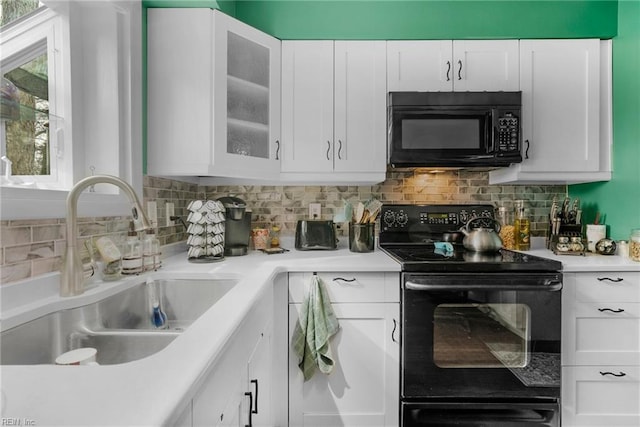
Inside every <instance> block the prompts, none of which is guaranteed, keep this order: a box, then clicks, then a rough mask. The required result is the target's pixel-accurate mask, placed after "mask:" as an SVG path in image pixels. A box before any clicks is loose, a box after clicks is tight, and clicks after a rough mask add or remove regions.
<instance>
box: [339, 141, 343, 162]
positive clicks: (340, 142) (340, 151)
mask: <svg viewBox="0 0 640 427" xmlns="http://www.w3.org/2000/svg"><path fill="white" fill-rule="evenodd" d="M341 153H342V141H341V140H338V160H342V155H341Z"/></svg>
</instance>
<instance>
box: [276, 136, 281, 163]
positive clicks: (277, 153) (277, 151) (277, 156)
mask: <svg viewBox="0 0 640 427" xmlns="http://www.w3.org/2000/svg"><path fill="white" fill-rule="evenodd" d="M276 160H280V141H279V140H277V139H276Z"/></svg>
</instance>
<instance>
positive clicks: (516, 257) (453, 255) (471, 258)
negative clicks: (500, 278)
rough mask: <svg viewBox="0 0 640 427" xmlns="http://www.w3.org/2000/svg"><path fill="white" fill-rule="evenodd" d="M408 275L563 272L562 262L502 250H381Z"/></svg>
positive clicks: (425, 247) (406, 247) (430, 247)
mask: <svg viewBox="0 0 640 427" xmlns="http://www.w3.org/2000/svg"><path fill="white" fill-rule="evenodd" d="M381 249H382V250H383V251H384V252H386V253H387V254H388V255H389V256H391V257H392V258H393V259H395V260H396V261H398V262H399V263H400V265H401V266H402V271H405V272H516V271H518V272H547V271H561V270H562V263H560V262H558V261H554V260H549V259H546V258H541V257H537V256H533V255H528V254H523V253H521V252H514V251H509V250H506V249H501V250H500V251H499V252H495V253H493V252H492V253H480V252H472V251H467V250H465V249H464V248H463V247H461V246H458V245H455V246H454V251H453V252H445V251H443V250H440V249H436V247H435V245H434V244H421V245H419V246H418V245H416V246H411V245H402V246H386V247H381Z"/></svg>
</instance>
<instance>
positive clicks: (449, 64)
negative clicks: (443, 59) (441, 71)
mask: <svg viewBox="0 0 640 427" xmlns="http://www.w3.org/2000/svg"><path fill="white" fill-rule="evenodd" d="M450 72H451V61H447V81H451V79H450V78H449V73H450Z"/></svg>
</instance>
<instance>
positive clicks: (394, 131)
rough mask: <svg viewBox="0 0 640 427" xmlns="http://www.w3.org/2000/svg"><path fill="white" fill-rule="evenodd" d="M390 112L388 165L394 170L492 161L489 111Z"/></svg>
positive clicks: (408, 108)
mask: <svg viewBox="0 0 640 427" xmlns="http://www.w3.org/2000/svg"><path fill="white" fill-rule="evenodd" d="M389 110H390V111H389V123H388V124H389V163H391V164H392V165H394V166H395V167H411V166H436V167H443V166H463V165H467V166H473V165H475V164H477V163H478V162H481V161H491V162H493V161H494V157H495V156H494V154H493V151H494V149H493V135H492V119H491V110H490V109H486V108H478V109H446V108H440V109H434V108H428V107H419V106H394V107H390V108H389Z"/></svg>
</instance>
